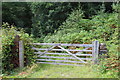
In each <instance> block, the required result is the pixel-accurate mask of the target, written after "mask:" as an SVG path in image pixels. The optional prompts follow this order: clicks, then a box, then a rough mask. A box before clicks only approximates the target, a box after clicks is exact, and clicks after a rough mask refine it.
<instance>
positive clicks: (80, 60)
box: [32, 41, 99, 66]
mask: <svg viewBox="0 0 120 80" xmlns="http://www.w3.org/2000/svg"><path fill="white" fill-rule="evenodd" d="M32 44H33V45H34V47H33V48H32V49H34V50H35V54H37V59H36V60H37V63H41V64H58V65H76V66H81V65H82V64H86V63H90V62H91V61H92V62H93V63H94V64H96V63H98V54H99V42H98V41H93V42H92V44H63V43H32Z"/></svg>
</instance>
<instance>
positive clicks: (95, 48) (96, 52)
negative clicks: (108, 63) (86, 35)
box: [92, 41, 99, 64]
mask: <svg viewBox="0 0 120 80" xmlns="http://www.w3.org/2000/svg"><path fill="white" fill-rule="evenodd" d="M92 44H93V48H92V56H93V59H92V60H93V63H94V64H97V63H98V55H99V41H93V42H92Z"/></svg>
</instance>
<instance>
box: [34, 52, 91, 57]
mask: <svg viewBox="0 0 120 80" xmlns="http://www.w3.org/2000/svg"><path fill="white" fill-rule="evenodd" d="M34 53H35V54H41V53H42V52H34ZM45 54H50V55H69V54H68V53H45ZM73 55H76V56H92V54H73Z"/></svg>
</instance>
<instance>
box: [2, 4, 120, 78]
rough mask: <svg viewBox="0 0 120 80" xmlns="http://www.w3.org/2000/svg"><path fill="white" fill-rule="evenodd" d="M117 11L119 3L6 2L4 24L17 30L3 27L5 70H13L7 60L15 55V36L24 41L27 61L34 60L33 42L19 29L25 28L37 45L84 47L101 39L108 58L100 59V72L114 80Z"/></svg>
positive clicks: (116, 67) (119, 8)
mask: <svg viewBox="0 0 120 80" xmlns="http://www.w3.org/2000/svg"><path fill="white" fill-rule="evenodd" d="M18 8H19V9H18ZM118 10H120V7H119V4H116V3H113V4H112V3H97V4H94V3H78V2H77V3H75V2H74V3H70V2H69V3H65V2H61V3H54V2H53V3H51V2H48V3H45V2H41V3H36V2H33V3H13V4H11V3H3V12H2V14H3V22H8V23H10V24H13V25H16V26H17V28H14V27H12V26H9V25H8V24H3V30H2V32H3V35H2V37H3V40H2V44H3V67H4V69H5V70H11V69H13V68H14V67H13V64H11V63H10V62H8V61H10V60H11V59H12V58H11V57H12V56H13V54H11V53H12V52H11V47H12V46H14V44H13V40H14V36H15V35H16V34H18V35H20V36H21V40H23V41H24V44H25V54H26V56H25V57H26V58H27V60H28V61H32V60H33V56H32V55H33V52H32V51H31V49H30V45H28V44H27V43H30V42H31V41H33V39H32V38H31V36H29V35H28V34H27V33H25V32H24V31H23V30H22V29H19V28H23V29H25V31H26V32H28V33H29V34H32V35H33V36H34V38H35V40H34V42H35V41H36V42H40V41H42V42H48V43H80V44H82V43H91V42H92V41H95V40H98V41H99V42H100V43H106V45H107V49H108V50H109V52H108V54H109V58H105V59H101V62H100V64H99V70H100V71H101V72H102V73H108V74H110V75H111V76H114V77H115V76H116V75H117V72H118V69H119V63H118V60H119V59H118V58H119V57H120V56H119V55H120V53H119V52H118V50H119V46H118V44H119V41H118V40H119V39H118V30H119V29H118V27H119V25H118V12H119V11H118ZM8 34H9V35H8ZM37 39H38V41H37ZM28 63H29V62H28Z"/></svg>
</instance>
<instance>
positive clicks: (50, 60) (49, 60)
mask: <svg viewBox="0 0 120 80" xmlns="http://www.w3.org/2000/svg"><path fill="white" fill-rule="evenodd" d="M36 60H37V61H53V62H70V63H82V62H80V61H70V60H51V59H36ZM86 63H87V62H86Z"/></svg>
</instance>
